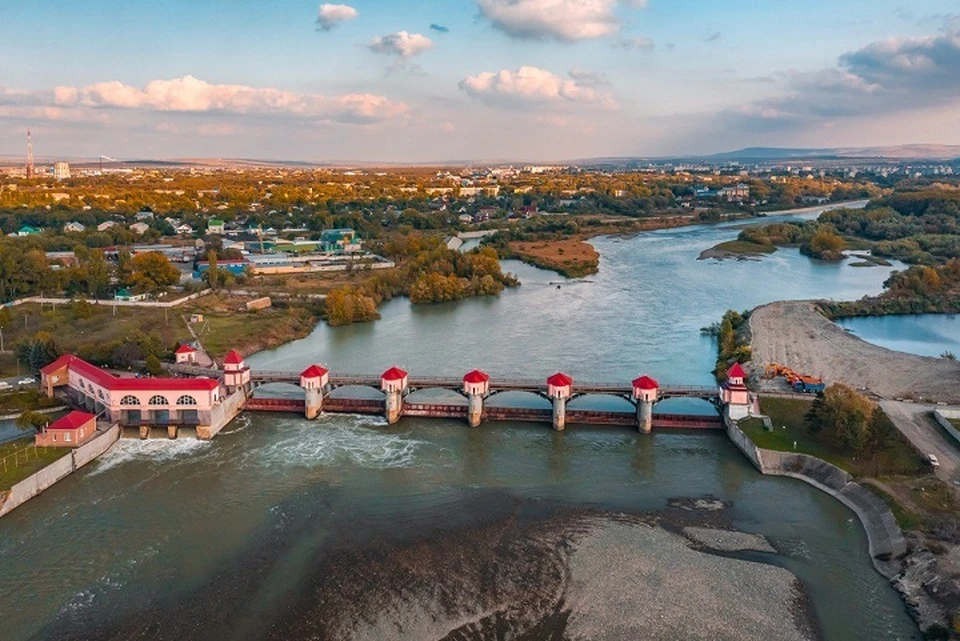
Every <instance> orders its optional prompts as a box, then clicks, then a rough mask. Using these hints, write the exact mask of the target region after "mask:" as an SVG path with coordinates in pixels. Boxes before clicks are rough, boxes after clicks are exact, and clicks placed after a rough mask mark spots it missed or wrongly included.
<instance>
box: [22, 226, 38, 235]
mask: <svg viewBox="0 0 960 641" xmlns="http://www.w3.org/2000/svg"><path fill="white" fill-rule="evenodd" d="M42 233H43V230H42V229H40V228H38V227H31V226H30V225H24V226H23V227H21V228H20V231H18V232H17V236H38V235H40V234H42Z"/></svg>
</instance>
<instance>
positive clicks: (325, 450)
mask: <svg viewBox="0 0 960 641" xmlns="http://www.w3.org/2000/svg"><path fill="white" fill-rule="evenodd" d="M385 425H386V422H385V421H384V420H383V419H380V418H376V417H369V416H337V417H332V418H326V417H325V418H323V419H321V420H320V421H317V422H315V423H307V422H304V421H296V422H292V421H291V422H290V423H289V424H287V425H284V426H282V428H281V430H280V433H278V434H277V437H276V439H275V440H273V442H271V443H270V444H269V445H266V446H265V447H263V448H260V449H258V450H256V451H254V452H251V453H250V457H249V458H248V460H249V461H252V462H255V463H257V464H261V465H263V464H265V465H284V466H294V467H315V466H333V465H348V466H355V467H363V468H372V469H386V468H398V467H411V466H413V465H414V464H415V463H416V461H417V456H418V454H420V453H422V451H423V449H424V448H426V447H428V446H429V445H430V444H429V443H427V442H425V441H419V440H416V439H414V438H410V437H408V436H405V435H400V434H390V433H386V432H384V431H382V430H383V427H384V426H385Z"/></svg>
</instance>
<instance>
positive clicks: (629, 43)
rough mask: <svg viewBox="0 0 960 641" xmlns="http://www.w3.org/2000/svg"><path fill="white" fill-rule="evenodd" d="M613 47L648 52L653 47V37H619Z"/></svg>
mask: <svg viewBox="0 0 960 641" xmlns="http://www.w3.org/2000/svg"><path fill="white" fill-rule="evenodd" d="M614 47H616V48H617V49H623V50H624V51H642V52H643V53H650V52H651V51H653V49H654V44H653V39H652V38H647V37H646V36H633V37H632V38H620V39H619V40H617V42H616V44H614Z"/></svg>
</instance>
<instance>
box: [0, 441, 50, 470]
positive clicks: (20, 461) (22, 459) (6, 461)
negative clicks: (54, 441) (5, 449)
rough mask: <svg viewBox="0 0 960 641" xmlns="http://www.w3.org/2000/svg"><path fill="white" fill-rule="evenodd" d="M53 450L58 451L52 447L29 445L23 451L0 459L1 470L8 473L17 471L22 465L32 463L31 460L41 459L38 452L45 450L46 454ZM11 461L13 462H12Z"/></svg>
mask: <svg viewBox="0 0 960 641" xmlns="http://www.w3.org/2000/svg"><path fill="white" fill-rule="evenodd" d="M52 449H56V448H52V447H41V448H37V446H36V445H28V446H26V447H25V448H23V449H22V450H17V451H16V452H14V453H13V454H7V455H6V456H4V457H3V458H0V470H2V471H3V472H5V473H6V472H8V471H10V470H11V469H16V468H18V467H20V466H21V465H26V464H27V463H29V462H30V460H31V458H32V459H33V460H36V459H38V458H40V452H39V451H38V450H43V451H44V452H46V451H47V450H52ZM31 452H32V455H31ZM11 459H13V460H12V461H11Z"/></svg>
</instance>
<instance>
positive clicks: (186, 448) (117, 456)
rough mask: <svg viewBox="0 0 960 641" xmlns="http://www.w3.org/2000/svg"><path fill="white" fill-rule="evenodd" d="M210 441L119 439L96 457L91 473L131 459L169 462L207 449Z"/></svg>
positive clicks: (188, 439)
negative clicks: (101, 454)
mask: <svg viewBox="0 0 960 641" xmlns="http://www.w3.org/2000/svg"><path fill="white" fill-rule="evenodd" d="M211 445H212V444H211V442H210V441H200V440H197V439H192V438H184V439H177V440H168V439H149V440H144V441H141V440H139V439H120V440H119V441H117V442H116V443H114V444H113V447H111V448H110V449H109V450H108V451H107V452H106V453H105V454H104V455H103V456H101V457H100V458H99V459H97V462H96V467H95V468H94V469H93V470H92V471H91V472H90V474H91V475H96V474H103V473H104V472H106V471H107V470H112V469H113V468H115V467H117V466H118V465H122V464H124V463H129V462H131V461H158V462H169V461H173V460H176V459H180V458H183V457H187V456H196V455H197V454H199V453H202V452H205V451H208V450H209V449H210V447H211Z"/></svg>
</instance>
